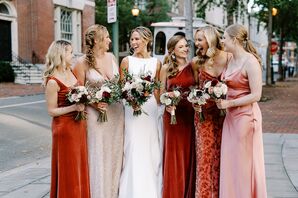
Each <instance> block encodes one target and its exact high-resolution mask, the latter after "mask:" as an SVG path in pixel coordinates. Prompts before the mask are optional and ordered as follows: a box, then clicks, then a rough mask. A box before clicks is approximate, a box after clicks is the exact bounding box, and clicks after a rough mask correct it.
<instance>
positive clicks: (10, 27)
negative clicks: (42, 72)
mask: <svg viewBox="0 0 298 198" xmlns="http://www.w3.org/2000/svg"><path fill="white" fill-rule="evenodd" d="M94 23H95V1H94V0H0V30H1V31H0V61H1V60H4V61H20V60H22V61H24V62H28V63H43V62H44V57H45V54H46V52H47V49H48V47H49V45H50V44H51V42H52V41H54V40H58V39H64V40H68V41H70V42H71V43H72V44H73V48H74V53H81V52H82V37H83V32H85V30H86V29H87V27H88V26H90V25H92V24H94Z"/></svg>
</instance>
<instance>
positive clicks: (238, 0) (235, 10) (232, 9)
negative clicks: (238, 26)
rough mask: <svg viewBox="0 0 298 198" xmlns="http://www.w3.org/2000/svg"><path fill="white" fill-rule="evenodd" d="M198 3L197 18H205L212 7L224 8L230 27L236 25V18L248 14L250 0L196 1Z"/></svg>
mask: <svg viewBox="0 0 298 198" xmlns="http://www.w3.org/2000/svg"><path fill="white" fill-rule="evenodd" d="M194 1H195V3H197V9H196V14H197V17H201V18H205V11H206V9H207V8H210V7H212V6H218V7H221V6H222V7H223V8H224V9H225V11H226V12H227V22H228V26H229V25H232V24H233V23H234V17H236V18H238V17H239V16H240V15H243V13H246V12H247V3H248V0H194Z"/></svg>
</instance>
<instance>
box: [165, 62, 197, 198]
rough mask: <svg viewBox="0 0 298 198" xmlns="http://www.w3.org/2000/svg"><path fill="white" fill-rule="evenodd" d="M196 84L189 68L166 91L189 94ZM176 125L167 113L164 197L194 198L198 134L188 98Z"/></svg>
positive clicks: (181, 103)
mask: <svg viewBox="0 0 298 198" xmlns="http://www.w3.org/2000/svg"><path fill="white" fill-rule="evenodd" d="M194 84H195V80H194V76H193V71H192V67H191V65H190V64H189V65H188V66H186V67H185V68H184V69H183V70H182V71H181V72H180V73H178V74H177V75H176V76H175V77H173V78H170V79H168V80H167V91H171V90H172V89H173V88H174V87H177V86H178V87H180V88H181V90H182V91H189V87H190V86H193V85H194ZM175 113H176V118H177V124H176V125H171V124H170V121H171V115H170V114H169V113H168V112H167V111H165V112H164V115H163V124H164V163H163V197H164V198H185V197H189V198H190V197H194V192H195V147H194V146H195V142H194V140H195V134H194V125H193V121H194V120H193V115H194V110H193V107H192V104H191V103H189V102H188V101H187V99H186V96H185V97H184V98H183V99H182V100H181V101H180V103H179V105H178V106H177V107H176V112H175Z"/></svg>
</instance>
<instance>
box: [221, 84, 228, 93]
mask: <svg viewBox="0 0 298 198" xmlns="http://www.w3.org/2000/svg"><path fill="white" fill-rule="evenodd" d="M221 89H222V93H223V95H227V92H228V86H227V85H226V84H224V83H223V84H222V85H221Z"/></svg>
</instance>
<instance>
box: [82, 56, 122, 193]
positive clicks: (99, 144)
mask: <svg viewBox="0 0 298 198" xmlns="http://www.w3.org/2000/svg"><path fill="white" fill-rule="evenodd" d="M112 67H113V74H114V75H116V74H118V68H117V66H116V64H115V62H114V61H113V62H112ZM104 80H105V79H104V78H103V76H102V75H101V74H100V73H99V72H98V71H96V70H95V69H93V68H90V69H89V70H88V71H87V73H86V81H89V82H90V83H96V82H104ZM87 114H88V120H87V128H88V129H87V131H88V133H87V134H88V154H89V174H90V191H91V197H92V198H103V197H109V198H116V197H117V196H118V188H119V180H120V174H121V168H122V159H123V136H124V135H123V133H124V110H123V105H122V103H115V104H111V105H109V106H108V107H107V117H108V122H98V121H97V118H98V115H99V113H98V111H97V110H96V109H95V108H93V107H91V106H87Z"/></svg>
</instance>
